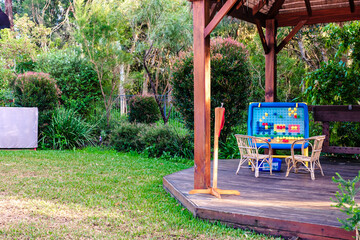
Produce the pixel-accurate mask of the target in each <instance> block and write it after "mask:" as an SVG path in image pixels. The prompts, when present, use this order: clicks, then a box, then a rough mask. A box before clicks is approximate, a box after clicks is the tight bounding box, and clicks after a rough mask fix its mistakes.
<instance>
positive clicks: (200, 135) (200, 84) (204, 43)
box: [193, 0, 211, 189]
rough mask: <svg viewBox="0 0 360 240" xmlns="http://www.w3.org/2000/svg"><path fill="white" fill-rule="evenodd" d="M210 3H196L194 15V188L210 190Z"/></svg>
mask: <svg viewBox="0 0 360 240" xmlns="http://www.w3.org/2000/svg"><path fill="white" fill-rule="evenodd" d="M209 12H210V0H199V1H194V2H193V14H194V20H193V25H194V31H193V34H194V113H195V114H194V161H195V166H194V168H195V169H194V170H195V172H194V188H195V189H207V188H208V187H210V169H211V167H210V144H211V143H210V36H207V37H204V35H205V27H206V26H207V25H208V23H209V17H210V14H209Z"/></svg>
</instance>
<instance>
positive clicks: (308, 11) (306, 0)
mask: <svg viewBox="0 0 360 240" xmlns="http://www.w3.org/2000/svg"><path fill="white" fill-rule="evenodd" d="M349 1H352V0H349ZM305 6H306V11H307V13H308V16H309V17H311V16H312V10H311V5H310V0H305Z"/></svg>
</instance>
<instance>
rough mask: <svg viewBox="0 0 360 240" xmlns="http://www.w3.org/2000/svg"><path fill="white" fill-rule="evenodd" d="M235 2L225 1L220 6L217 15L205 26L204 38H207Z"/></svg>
mask: <svg viewBox="0 0 360 240" xmlns="http://www.w3.org/2000/svg"><path fill="white" fill-rule="evenodd" d="M236 2H237V0H227V1H226V3H225V4H224V5H223V6H222V8H221V9H220V10H219V11H218V13H217V14H216V15H215V16H214V18H213V19H211V22H210V23H209V24H208V25H207V26H206V28H205V32H204V37H207V36H208V35H209V34H210V33H211V32H212V31H213V30H214V29H215V28H216V26H217V25H218V24H219V23H220V21H221V20H222V19H223V18H224V17H225V15H226V14H227V13H228V12H229V11H230V10H231V8H232V7H233V6H234V5H235V3H236Z"/></svg>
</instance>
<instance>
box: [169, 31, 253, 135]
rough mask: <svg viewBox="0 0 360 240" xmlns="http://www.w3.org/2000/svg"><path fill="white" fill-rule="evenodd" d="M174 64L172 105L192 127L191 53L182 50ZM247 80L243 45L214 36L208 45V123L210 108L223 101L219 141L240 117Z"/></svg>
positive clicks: (246, 93)
mask: <svg viewBox="0 0 360 240" xmlns="http://www.w3.org/2000/svg"><path fill="white" fill-rule="evenodd" d="M174 66H175V68H174V69H173V96H174V104H175V107H176V109H177V110H178V111H179V112H180V113H181V115H182V116H183V118H184V120H185V122H186V126H187V127H188V128H190V129H193V127H194V95H193V89H194V74H193V55H192V53H191V52H189V53H185V54H184V55H183V56H182V57H180V58H179V59H178V60H177V62H176V63H175V65H174ZM250 83H251V77H250V72H249V69H248V64H247V57H246V50H245V48H244V46H243V45H242V44H240V43H239V42H236V41H234V40H232V39H230V38H228V39H220V38H217V39H215V40H214V41H213V42H212V44H211V106H212V109H211V123H213V121H214V115H215V114H214V108H215V107H219V106H221V103H224V107H225V108H226V111H225V121H226V123H225V126H224V129H223V130H222V133H221V136H220V137H221V139H222V140H223V141H225V140H226V138H227V136H228V135H229V134H230V133H231V127H232V126H235V125H237V124H238V123H239V122H240V121H241V119H242V117H241V116H242V115H243V111H244V110H245V109H246V107H247V104H248V98H249V87H250ZM211 129H213V128H211Z"/></svg>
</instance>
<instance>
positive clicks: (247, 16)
mask: <svg viewBox="0 0 360 240" xmlns="http://www.w3.org/2000/svg"><path fill="white" fill-rule="evenodd" d="M228 15H229V16H231V17H234V18H237V19H240V20H244V21H247V22H250V23H253V24H256V23H255V19H258V20H260V22H261V26H262V27H265V20H266V15H265V14H263V13H261V12H258V13H257V14H256V16H254V15H253V13H252V9H251V8H248V7H246V6H245V5H243V6H241V7H240V8H239V9H238V10H237V9H234V8H233V9H232V10H231V11H230V12H229V13H228Z"/></svg>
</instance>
